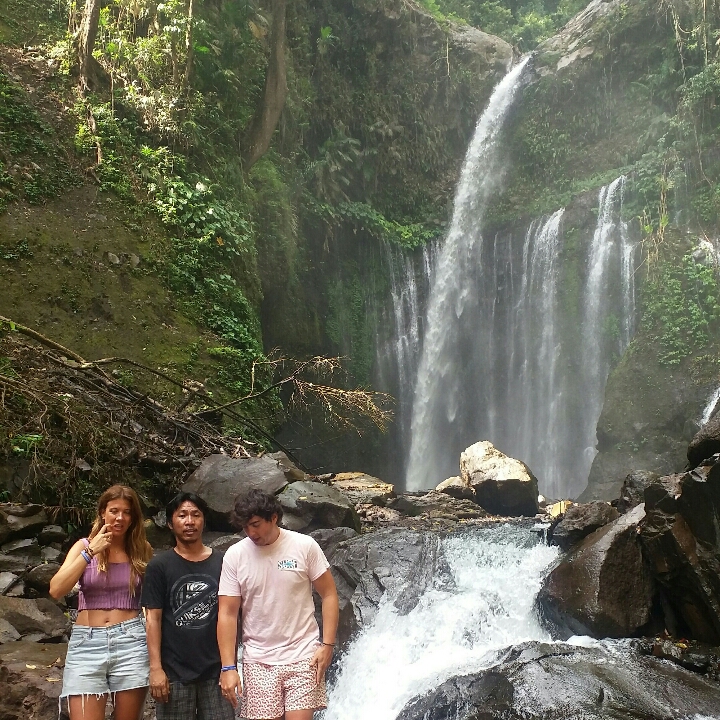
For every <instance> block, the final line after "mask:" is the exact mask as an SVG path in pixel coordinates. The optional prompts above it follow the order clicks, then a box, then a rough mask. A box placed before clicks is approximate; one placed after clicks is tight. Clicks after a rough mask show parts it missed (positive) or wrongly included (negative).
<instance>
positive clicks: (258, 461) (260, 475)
mask: <svg viewBox="0 0 720 720" xmlns="http://www.w3.org/2000/svg"><path fill="white" fill-rule="evenodd" d="M286 472H291V470H290V469H289V467H288V466H286V463H284V462H283V464H281V463H280V462H279V461H278V460H277V459H276V458H274V457H271V456H269V455H263V456H262V457H253V458H231V457H228V456H227V455H210V456H208V457H206V458H205V459H204V460H203V461H202V463H201V464H200V467H199V468H198V469H197V470H195V472H194V473H193V474H192V475H191V476H190V477H189V478H188V481H187V482H186V483H185V484H184V485H183V486H182V488H181V489H182V490H183V491H186V492H194V493H197V494H198V495H199V496H200V497H201V498H202V499H203V500H205V502H206V503H207V504H208V506H209V508H210V517H209V518H207V519H208V529H213V530H230V529H231V525H230V513H231V512H232V509H233V506H234V504H235V498H236V497H237V496H238V495H239V494H240V493H242V492H246V491H247V490H250V489H251V488H259V489H260V490H264V491H265V492H269V493H273V494H274V493H278V492H280V491H281V490H282V489H283V488H284V487H285V486H286V485H287V484H288V479H287V477H286Z"/></svg>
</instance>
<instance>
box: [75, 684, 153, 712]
mask: <svg viewBox="0 0 720 720" xmlns="http://www.w3.org/2000/svg"><path fill="white" fill-rule="evenodd" d="M146 695H147V688H146V687H141V688H134V689H132V690H120V692H116V693H115V720H139V718H140V716H141V715H142V711H143V707H144V706H145V696H146ZM70 720H75V718H71V719H70Z"/></svg>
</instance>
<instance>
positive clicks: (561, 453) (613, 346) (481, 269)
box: [387, 62, 637, 498]
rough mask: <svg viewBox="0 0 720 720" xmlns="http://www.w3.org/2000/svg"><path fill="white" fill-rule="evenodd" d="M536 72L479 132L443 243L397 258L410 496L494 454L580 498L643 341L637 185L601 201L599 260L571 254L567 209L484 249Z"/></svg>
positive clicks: (594, 251)
mask: <svg viewBox="0 0 720 720" xmlns="http://www.w3.org/2000/svg"><path fill="white" fill-rule="evenodd" d="M524 69H525V62H523V63H521V64H520V65H518V66H516V67H515V68H513V69H512V70H511V71H510V72H509V73H508V74H507V75H506V77H505V78H504V79H503V80H502V81H501V82H500V83H499V84H498V85H497V87H496V89H495V91H494V93H493V95H492V97H491V98H490V101H489V103H488V106H487V108H486V110H485V112H484V113H483V115H482V117H481V118H480V120H479V122H478V125H477V128H476V131H475V136H474V138H473V140H472V143H471V145H470V147H469V149H468V153H467V156H466V159H465V164H464V167H463V170H462V174H461V179H460V182H459V185H458V189H457V193H456V197H455V203H454V213H453V220H452V223H451V228H450V230H449V232H448V235H447V237H446V238H445V240H444V242H443V243H442V244H441V245H440V246H439V247H436V248H431V249H427V248H426V249H425V250H424V251H423V252H422V255H420V253H417V254H416V255H415V256H414V257H413V256H410V255H408V254H403V253H400V252H397V251H388V256H389V260H390V266H391V279H392V303H393V310H394V312H393V318H392V320H393V322H394V336H393V339H392V341H391V342H390V344H389V346H388V347H387V350H389V354H390V355H391V356H392V357H393V358H394V366H395V373H396V377H397V382H396V387H397V392H398V396H399V397H398V412H397V415H398V420H399V425H400V432H399V435H400V438H399V439H400V443H401V445H402V452H403V453H404V455H405V457H406V465H405V470H406V476H405V485H406V488H407V489H408V490H426V489H430V488H432V487H434V486H435V485H437V484H438V483H439V482H440V481H442V480H444V479H445V478H447V477H450V476H452V475H456V474H457V472H458V459H459V455H460V453H461V452H462V451H463V450H464V449H465V448H466V447H467V446H468V445H471V444H472V443H474V442H477V441H478V440H490V441H491V442H493V443H494V444H495V446H496V447H497V448H498V449H499V450H501V451H502V452H504V453H506V454H508V455H511V456H513V457H516V458H518V459H520V460H523V461H524V462H525V463H527V464H528V466H529V467H530V469H531V470H532V472H533V473H534V474H535V475H536V476H537V478H538V480H539V484H540V490H541V492H542V493H544V494H545V495H547V496H549V497H553V498H559V497H576V496H577V495H578V494H579V493H580V492H582V490H583V489H584V487H585V484H586V482H587V477H588V474H589V472H590V466H591V464H592V461H593V458H594V456H595V454H596V452H597V451H596V426H597V421H598V419H599V417H600V412H601V410H602V404H603V396H604V392H605V384H606V381H607V377H608V374H609V372H610V367H611V363H612V360H613V358H617V357H620V355H622V353H623V351H624V350H625V348H626V347H627V345H628V344H629V342H630V340H631V339H632V336H633V333H634V330H635V286H634V272H635V267H636V262H637V260H636V252H635V250H636V244H635V243H634V242H633V241H632V239H631V238H630V235H629V232H628V227H627V224H626V223H625V222H624V221H623V220H622V204H623V195H624V189H625V177H624V176H620V177H618V178H617V179H616V180H614V181H613V182H612V183H610V184H609V185H607V186H604V187H602V188H601V189H600V191H599V194H598V203H597V204H598V210H597V217H596V224H595V232H594V234H593V236H592V239H591V240H589V242H588V243H587V246H586V247H582V248H580V249H577V248H573V247H571V245H572V244H571V243H567V242H566V239H565V237H564V228H563V224H564V221H565V209H564V208H560V209H558V210H557V211H555V212H554V213H552V214H551V215H549V216H545V217H541V218H538V219H536V220H534V221H533V222H532V223H531V224H530V226H529V227H528V229H527V231H526V232H525V233H524V235H523V236H520V235H515V236H512V235H510V236H506V237H500V236H495V237H487V238H485V237H484V236H483V226H484V216H485V212H486V209H487V207H488V206H489V204H490V202H491V201H492V199H493V197H495V196H496V195H497V193H498V192H499V191H500V190H501V186H502V178H503V174H504V162H505V161H504V158H503V156H504V153H503V146H502V128H503V125H504V123H505V121H506V118H507V116H508V114H509V112H510V110H511V108H512V105H513V103H514V102H515V101H516V95H517V94H518V93H519V91H520V88H521V85H522V78H523V73H524ZM573 252H574V253H576V254H578V253H579V257H578V258H576V259H575V265H574V266H572V265H571V264H568V263H570V262H571V260H572V258H571V259H570V260H568V257H569V256H571V255H572V253H573ZM572 293H575V294H574V295H573V294H572Z"/></svg>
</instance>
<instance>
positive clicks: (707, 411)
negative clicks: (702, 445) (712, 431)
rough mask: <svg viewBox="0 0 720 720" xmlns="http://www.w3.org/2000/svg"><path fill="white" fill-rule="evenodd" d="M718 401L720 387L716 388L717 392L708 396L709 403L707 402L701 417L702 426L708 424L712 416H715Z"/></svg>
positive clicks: (719, 399)
mask: <svg viewBox="0 0 720 720" xmlns="http://www.w3.org/2000/svg"><path fill="white" fill-rule="evenodd" d="M718 401H720V387H719V388H717V390H715V392H714V393H713V394H712V395H711V396H710V397H709V398H708V401H707V403H705V407H704V408H703V411H702V416H701V418H700V427H702V426H703V425H707V424H708V423H709V422H710V418H711V417H712V416H713V411H714V410H715V407H716V406H717V404H718Z"/></svg>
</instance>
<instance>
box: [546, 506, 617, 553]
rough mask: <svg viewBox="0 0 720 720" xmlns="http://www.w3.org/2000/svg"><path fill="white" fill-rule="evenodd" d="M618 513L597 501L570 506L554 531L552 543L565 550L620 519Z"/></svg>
mask: <svg viewBox="0 0 720 720" xmlns="http://www.w3.org/2000/svg"><path fill="white" fill-rule="evenodd" d="M619 515H620V514H619V513H618V511H617V510H616V509H615V508H614V507H612V506H610V505H608V504H607V503H604V502H600V501H596V502H590V503H577V504H574V505H570V507H568V509H567V510H566V511H565V514H564V515H563V516H562V518H561V520H560V522H559V523H558V524H557V525H556V526H555V528H554V529H553V531H552V536H551V542H552V544H553V545H558V546H559V547H560V548H562V549H563V550H569V549H570V548H571V547H572V546H573V545H574V544H575V543H577V542H580V540H582V539H583V538H584V537H587V536H588V535H590V533H593V532H595V531H596V530H597V529H598V528H601V527H604V526H605V525H607V524H608V523H611V522H612V521H613V520H616V519H617V518H618V517H619Z"/></svg>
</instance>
